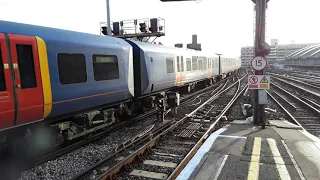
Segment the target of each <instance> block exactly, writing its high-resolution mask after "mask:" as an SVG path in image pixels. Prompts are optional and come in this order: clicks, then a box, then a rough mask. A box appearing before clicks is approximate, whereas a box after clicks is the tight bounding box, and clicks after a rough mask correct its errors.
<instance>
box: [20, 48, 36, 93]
mask: <svg viewBox="0 0 320 180" xmlns="http://www.w3.org/2000/svg"><path fill="white" fill-rule="evenodd" d="M16 48H17V55H18V66H19V72H20V80H21V88H22V89H27V88H34V87H37V81H36V73H35V70H34V62H33V52H32V45H25V44H17V45H16Z"/></svg>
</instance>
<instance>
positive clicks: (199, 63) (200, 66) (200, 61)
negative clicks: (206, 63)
mask: <svg viewBox="0 0 320 180" xmlns="http://www.w3.org/2000/svg"><path fill="white" fill-rule="evenodd" d="M198 66H199V70H202V66H203V64H202V59H199V61H198Z"/></svg>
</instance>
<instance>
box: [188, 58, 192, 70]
mask: <svg viewBox="0 0 320 180" xmlns="http://www.w3.org/2000/svg"><path fill="white" fill-rule="evenodd" d="M187 71H191V59H190V58H187Z"/></svg>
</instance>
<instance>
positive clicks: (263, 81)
mask: <svg viewBox="0 0 320 180" xmlns="http://www.w3.org/2000/svg"><path fill="white" fill-rule="evenodd" d="M268 82H269V81H268V79H267V78H266V76H263V78H262V79H261V81H260V83H268Z"/></svg>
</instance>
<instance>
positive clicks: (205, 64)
mask: <svg viewBox="0 0 320 180" xmlns="http://www.w3.org/2000/svg"><path fill="white" fill-rule="evenodd" d="M203 69H204V70H206V69H207V60H206V59H205V60H203Z"/></svg>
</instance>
